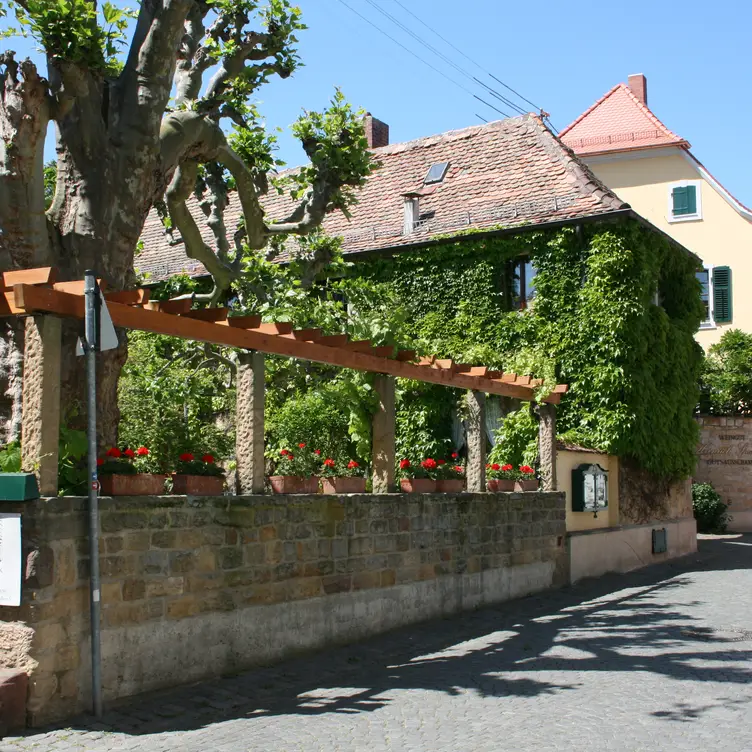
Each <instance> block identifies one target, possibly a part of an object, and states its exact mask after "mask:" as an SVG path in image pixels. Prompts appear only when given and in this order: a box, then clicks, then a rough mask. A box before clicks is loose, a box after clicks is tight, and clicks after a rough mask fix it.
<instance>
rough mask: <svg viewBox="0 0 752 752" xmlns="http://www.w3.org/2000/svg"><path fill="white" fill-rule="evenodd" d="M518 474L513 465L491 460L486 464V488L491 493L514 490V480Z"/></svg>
mask: <svg viewBox="0 0 752 752" xmlns="http://www.w3.org/2000/svg"><path fill="white" fill-rule="evenodd" d="M518 475H519V472H518V471H517V470H515V469H514V465H510V464H506V465H500V464H499V463H498V462H492V463H491V464H488V465H486V488H488V490H489V491H492V492H493V493H498V492H499V491H514V482H515V480H516V479H517V477H518Z"/></svg>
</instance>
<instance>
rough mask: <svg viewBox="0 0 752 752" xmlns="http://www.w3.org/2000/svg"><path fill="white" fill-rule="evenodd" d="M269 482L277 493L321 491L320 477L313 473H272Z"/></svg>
mask: <svg viewBox="0 0 752 752" xmlns="http://www.w3.org/2000/svg"><path fill="white" fill-rule="evenodd" d="M269 483H270V484H271V487H272V491H273V492H274V493H275V494H315V493H318V492H319V479H318V478H317V477H316V476H315V475H312V476H311V477H310V478H303V477H302V476H300V475H270V476H269Z"/></svg>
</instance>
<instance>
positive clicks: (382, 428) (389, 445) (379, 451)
mask: <svg viewBox="0 0 752 752" xmlns="http://www.w3.org/2000/svg"><path fill="white" fill-rule="evenodd" d="M374 389H375V390H376V393H377V394H378V395H379V409H378V412H377V413H376V414H375V415H374V416H373V493H375V494H381V493H391V492H392V491H394V490H396V486H395V482H394V464H395V455H394V432H395V427H394V377H393V376H385V375H383V374H377V375H376V378H375V379H374Z"/></svg>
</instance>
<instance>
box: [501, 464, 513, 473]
mask: <svg viewBox="0 0 752 752" xmlns="http://www.w3.org/2000/svg"><path fill="white" fill-rule="evenodd" d="M501 469H502V470H503V471H504V472H505V473H508V472H509V471H510V470H511V469H512V466H511V465H502V466H501Z"/></svg>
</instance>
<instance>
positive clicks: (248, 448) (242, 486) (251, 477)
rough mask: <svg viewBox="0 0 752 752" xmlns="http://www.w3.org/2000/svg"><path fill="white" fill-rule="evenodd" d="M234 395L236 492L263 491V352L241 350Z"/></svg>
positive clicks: (256, 492) (264, 392)
mask: <svg viewBox="0 0 752 752" xmlns="http://www.w3.org/2000/svg"><path fill="white" fill-rule="evenodd" d="M236 383H237V396H236V399H235V460H236V462H237V470H236V473H237V484H236V485H237V492H238V493H239V494H259V493H263V492H264V399H265V396H266V390H265V386H264V355H263V353H260V352H246V353H241V354H240V358H239V359H238V371H237V380H236Z"/></svg>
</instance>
